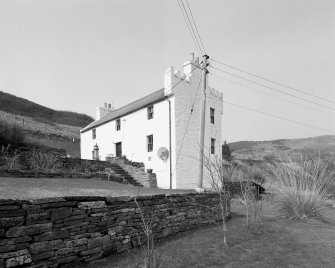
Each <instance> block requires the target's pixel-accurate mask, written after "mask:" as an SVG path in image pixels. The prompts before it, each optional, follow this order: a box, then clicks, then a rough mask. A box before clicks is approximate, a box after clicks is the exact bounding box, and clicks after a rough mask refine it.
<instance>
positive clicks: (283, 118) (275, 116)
mask: <svg viewBox="0 0 335 268" xmlns="http://www.w3.org/2000/svg"><path fill="white" fill-rule="evenodd" d="M208 98H210V99H213V100H218V99H215V98H212V97H208ZM220 101H222V102H224V103H226V104H229V105H232V106H235V107H238V108H241V109H244V110H248V111H252V112H255V113H259V114H263V115H266V116H269V117H272V118H276V119H280V120H284V121H288V122H291V123H295V124H298V125H303V126H307V127H310V128H315V129H318V130H323V131H326V132H329V133H332V134H335V131H332V130H329V129H325V128H320V127H316V126H313V125H310V124H306V123H303V122H300V121H295V120H292V119H288V118H285V117H281V116H278V115H273V114H269V113H265V112H262V111H258V110H255V109H252V108H248V107H245V106H242V105H238V104H234V103H231V102H228V101H223V100H220Z"/></svg>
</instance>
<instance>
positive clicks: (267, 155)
mask: <svg viewBox="0 0 335 268" xmlns="http://www.w3.org/2000/svg"><path fill="white" fill-rule="evenodd" d="M229 146H230V148H231V149H232V150H233V152H234V153H235V155H238V157H239V158H242V159H243V158H244V159H253V160H257V161H258V160H265V161H267V160H269V159H272V158H273V157H275V155H282V154H292V153H300V154H301V153H303V154H306V153H307V154H311V153H314V154H315V155H316V154H318V153H321V154H322V155H327V156H330V157H334V156H335V135H324V136H316V137H310V138H301V139H280V140H272V141H238V142H232V143H229Z"/></svg>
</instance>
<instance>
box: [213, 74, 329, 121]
mask: <svg viewBox="0 0 335 268" xmlns="http://www.w3.org/2000/svg"><path fill="white" fill-rule="evenodd" d="M210 74H211V75H213V76H215V77H217V78H220V79H223V80H225V81H228V82H230V83H233V84H236V85H240V86H243V87H245V88H249V89H251V90H255V91H258V92H261V93H263V94H265V95H269V96H271V97H273V98H276V99H279V100H282V101H286V102H289V103H293V104H295V105H298V106H301V107H304V108H307V109H310V110H314V111H318V112H320V113H323V114H326V115H329V116H335V115H334V114H330V113H327V112H325V111H322V110H319V109H315V108H314V107H311V106H307V105H303V104H300V103H297V102H294V101H290V100H287V99H283V98H280V97H278V96H276V95H272V94H270V93H267V92H265V91H263V90H260V89H256V88H252V87H248V86H246V85H244V84H241V83H238V82H236V81H233V80H230V79H227V78H224V77H222V76H219V75H216V74H214V73H212V72H210Z"/></svg>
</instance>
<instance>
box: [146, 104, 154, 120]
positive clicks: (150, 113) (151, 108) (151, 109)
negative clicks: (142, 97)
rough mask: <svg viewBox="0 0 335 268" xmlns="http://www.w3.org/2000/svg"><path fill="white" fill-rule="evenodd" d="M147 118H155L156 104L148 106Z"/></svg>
mask: <svg viewBox="0 0 335 268" xmlns="http://www.w3.org/2000/svg"><path fill="white" fill-rule="evenodd" d="M147 118H148V120H151V119H153V118H154V106H153V105H151V106H149V107H148V108H147Z"/></svg>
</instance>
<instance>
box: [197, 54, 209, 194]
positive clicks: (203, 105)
mask: <svg viewBox="0 0 335 268" xmlns="http://www.w3.org/2000/svg"><path fill="white" fill-rule="evenodd" d="M208 58H209V57H208V56H207V55H204V56H203V60H202V66H203V69H202V89H203V94H201V122H200V124H201V127H200V152H199V179H198V188H202V184H203V176H204V146H205V121H206V118H205V115H206V87H207V74H208V71H207V59H208Z"/></svg>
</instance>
